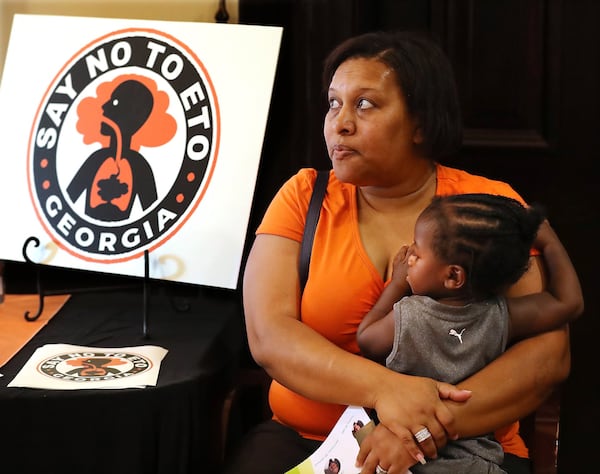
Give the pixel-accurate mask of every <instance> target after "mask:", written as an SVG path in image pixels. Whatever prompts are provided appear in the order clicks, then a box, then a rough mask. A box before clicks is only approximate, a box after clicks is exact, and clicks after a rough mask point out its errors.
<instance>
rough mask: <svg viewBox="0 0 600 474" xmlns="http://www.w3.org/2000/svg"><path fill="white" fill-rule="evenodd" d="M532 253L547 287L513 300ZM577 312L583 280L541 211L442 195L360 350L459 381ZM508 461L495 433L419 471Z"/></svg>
mask: <svg viewBox="0 0 600 474" xmlns="http://www.w3.org/2000/svg"><path fill="white" fill-rule="evenodd" d="M532 247H535V248H536V249H538V250H539V251H540V252H541V253H542V256H543V258H544V261H545V264H546V268H547V270H548V277H549V281H548V290H547V291H543V292H541V293H537V294H533V295H528V296H523V297H519V298H507V297H506V296H504V294H505V292H506V290H507V289H508V288H509V287H510V285H512V284H513V283H515V282H516V281H517V280H518V279H519V278H520V277H521V276H522V275H523V274H524V273H525V272H526V271H527V268H528V264H529V257H530V250H531V248H532ZM574 309H578V310H579V312H581V311H582V310H583V296H582V292H581V288H580V284H579V279H578V277H577V274H576V272H575V269H574V268H573V265H572V263H571V261H570V259H569V256H568V254H567V252H566V250H565V249H564V247H563V245H562V244H561V242H560V240H559V239H558V237H557V236H556V234H555V233H554V231H553V230H552V228H551V227H550V225H549V224H548V222H547V221H546V220H544V215H543V213H542V212H541V211H540V210H539V209H538V208H536V207H525V206H523V205H522V204H521V203H519V202H518V201H516V200H514V199H511V198H507V197H504V196H495V195H489V194H461V195H454V196H446V197H435V198H434V199H433V201H432V203H431V204H430V205H429V206H428V207H427V208H426V209H425V210H424V211H423V213H422V214H421V215H420V216H419V218H418V219H417V222H416V224H415V231H414V242H413V244H412V245H410V246H403V247H402V248H401V250H400V252H399V253H398V255H397V256H396V258H395V259H394V269H393V275H392V280H391V281H390V282H389V284H388V285H387V286H386V288H385V289H384V291H383V292H382V294H381V297H380V298H379V300H378V301H377V303H376V304H375V305H374V307H373V309H372V310H371V311H370V312H369V313H367V315H366V316H365V318H364V319H363V321H362V322H361V324H360V326H359V328H358V333H357V337H358V344H359V346H360V349H361V351H362V353H363V355H365V356H366V357H369V358H372V359H374V360H379V361H381V362H384V361H385V363H386V365H387V367H389V368H390V369H393V370H395V371H397V372H402V373H406V374H410V375H418V376H423V377H430V378H433V379H435V380H439V381H443V382H447V383H452V384H458V383H459V382H461V381H462V380H464V379H465V378H467V377H468V376H469V375H471V374H473V373H475V372H477V371H478V370H480V369H481V368H483V367H484V366H485V365H487V364H489V363H490V362H491V361H492V360H494V359H495V358H496V357H498V356H499V355H500V354H501V353H502V352H503V351H504V350H505V348H506V346H507V344H509V343H510V342H513V341H515V340H517V339H520V338H524V337H526V336H529V335H532V334H535V333H540V332H544V331H549V330H551V329H554V328H557V327H560V326H562V325H564V324H566V323H567V322H568V316H569V315H570V314H572V312H573V310H574ZM461 388H464V389H468V388H469V387H467V386H463V387H461ZM414 433H415V438H416V439H417V441H418V442H419V443H431V442H433V439H432V436H431V433H430V432H429V430H428V429H427V427H418V428H416V430H415V432H414ZM502 460H503V452H502V448H501V446H500V444H499V443H498V442H497V441H496V440H495V439H494V437H493V435H492V434H489V435H485V436H479V437H475V438H463V439H460V440H457V441H451V442H449V443H448V444H447V445H446V446H445V447H443V448H441V449H438V457H437V458H436V459H434V460H429V461H428V462H426V463H425V464H423V465H419V464H417V465H415V466H413V467H412V468H411V471H412V472H413V473H415V474H417V473H427V474H431V473H456V472H460V473H476V474H482V473H503V472H505V471H503V470H502V469H501V468H500V464H501V463H502ZM378 469H380V472H385V469H384V468H383V466H379V467H378Z"/></svg>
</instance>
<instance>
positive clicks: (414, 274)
mask: <svg viewBox="0 0 600 474" xmlns="http://www.w3.org/2000/svg"><path fill="white" fill-rule="evenodd" d="M436 226H437V224H436V222H435V221H434V220H432V219H428V218H419V219H418V220H417V223H416V225H415V241H414V243H413V245H412V246H411V248H410V249H409V256H408V259H407V263H408V270H407V277H406V281H408V284H409V285H410V288H411V290H412V292H413V294H415V295H426V296H431V297H432V298H435V297H438V296H442V295H443V294H445V293H446V291H445V287H444V281H445V279H446V275H447V269H448V265H446V264H445V263H444V262H442V261H441V260H440V259H439V258H438V257H437V256H436V255H435V253H434V252H433V250H432V238H433V234H434V231H435V230H436Z"/></svg>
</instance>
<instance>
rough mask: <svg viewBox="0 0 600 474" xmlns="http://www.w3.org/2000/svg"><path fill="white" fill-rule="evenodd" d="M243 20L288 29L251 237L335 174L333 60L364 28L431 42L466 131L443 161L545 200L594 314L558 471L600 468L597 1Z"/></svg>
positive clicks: (405, 6) (265, 6)
mask: <svg viewBox="0 0 600 474" xmlns="http://www.w3.org/2000/svg"><path fill="white" fill-rule="evenodd" d="M240 22H241V23H255V24H266V25H280V26H284V28H285V29H284V34H283V43H282V49H281V53H280V58H279V69H278V76H277V78H276V84H275V89H274V93H273V101H272V106H271V114H270V121H269V124H268V127H267V135H266V139H265V144H264V150H263V155H262V164H261V167H260V172H259V179H258V184H257V191H256V196H255V203H254V208H253V214H252V218H251V222H250V228H249V236H251V235H252V232H253V231H254V229H255V228H256V226H257V225H258V223H259V221H260V218H261V216H262V214H263V212H264V210H265V208H266V206H267V204H268V202H269V201H270V199H271V198H272V196H273V194H274V193H275V192H276V190H277V189H278V188H279V186H280V185H281V184H282V183H283V181H284V180H286V179H287V178H288V177H290V176H291V175H292V174H293V173H295V172H296V171H297V170H298V169H299V168H300V167H304V166H311V167H317V168H326V167H329V166H330V165H329V160H328V158H327V154H326V152H325V146H324V141H323V138H322V132H321V130H322V119H323V113H324V110H325V109H324V106H325V104H326V101H325V96H324V95H322V91H321V82H320V74H321V64H322V61H323V59H324V57H325V55H326V54H327V52H328V51H329V50H330V49H331V48H332V47H333V46H334V45H336V44H337V43H338V42H339V41H341V40H342V39H344V38H346V37H348V36H352V35H354V34H357V33H361V32H364V31H369V30H376V29H393V28H410V29H425V30H429V31H431V32H433V33H434V34H435V35H436V36H437V38H438V39H439V41H440V43H441V44H442V45H443V47H444V49H445V50H446V52H447V53H448V55H449V56H450V58H451V61H452V63H453V65H454V69H455V74H456V80H457V83H458V87H459V91H460V96H461V104H462V110H463V117H464V122H465V141H464V146H463V147H462V149H461V151H460V154H459V156H458V157H457V158H456V159H455V160H454V161H452V162H449V163H447V164H449V165H450V166H456V167H460V168H465V169H467V170H469V171H472V172H475V173H478V174H483V175H487V176H490V177H493V178H498V179H501V180H505V181H508V182H509V183H511V184H512V185H513V187H515V189H516V190H517V191H518V192H519V193H521V194H522V195H523V197H524V198H525V199H526V200H527V201H529V202H540V203H542V204H544V205H545V206H546V207H547V209H548V212H549V217H550V219H551V222H552V224H553V226H554V227H555V228H556V230H557V232H558V233H559V235H560V237H561V238H562V240H563V242H564V244H565V246H566V247H567V249H568V250H569V253H570V255H571V258H572V260H573V262H574V264H575V266H576V268H577V271H578V273H579V275H580V278H581V280H582V284H583V290H584V295H585V301H586V310H585V314H584V315H583V316H582V317H581V318H580V320H578V321H577V322H576V323H575V324H573V325H572V331H571V341H572V370H571V375H570V377H569V379H568V381H567V382H566V384H565V386H564V387H563V389H562V402H561V425H560V442H559V469H558V470H559V472H560V473H587V472H590V473H591V472H598V467H597V466H594V464H595V461H593V460H592V459H594V458H596V457H597V456H595V455H594V454H595V451H594V448H595V446H596V444H597V440H598V439H599V438H598V430H599V427H600V408H599V401H598V393H599V388H600V387H599V383H598V375H599V369H598V362H599V358H598V356H597V352H596V344H597V341H598V339H597V338H598V335H600V319H599V317H598V316H599V315H598V312H599V301H600V300H599V298H600V296H599V293H600V291H598V290H599V289H600V288H598V283H597V282H598V278H597V277H596V270H597V269H598V267H599V265H600V261H599V259H598V257H597V253H596V251H595V250H594V245H595V244H596V243H597V242H599V241H600V233H599V229H600V213H599V212H598V204H599V203H600V199H598V196H597V194H596V191H597V188H596V186H597V185H598V180H597V178H596V174H595V173H594V171H593V169H592V168H593V167H594V169H595V166H596V163H597V158H598V153H599V150H600V120H599V114H600V95H599V90H600V28H599V25H600V2H599V1H597V0H312V1H310V0H287V1H282V0H270V1H269V0H240ZM508 375H509V374H507V376H508Z"/></svg>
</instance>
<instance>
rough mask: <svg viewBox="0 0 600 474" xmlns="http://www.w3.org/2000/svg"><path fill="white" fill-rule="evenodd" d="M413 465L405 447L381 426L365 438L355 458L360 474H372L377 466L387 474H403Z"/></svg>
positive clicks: (413, 460) (411, 456)
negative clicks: (360, 468)
mask: <svg viewBox="0 0 600 474" xmlns="http://www.w3.org/2000/svg"><path fill="white" fill-rule="evenodd" d="M413 464H415V459H414V457H413V455H412V454H411V453H410V452H409V450H408V449H407V447H406V446H405V445H404V444H402V442H400V440H399V439H398V437H397V436H396V435H395V434H394V433H392V432H391V431H390V430H388V429H387V428H386V427H385V426H384V425H382V424H379V425H377V426H376V427H375V428H374V429H373V431H372V432H371V433H369V434H368V435H367V436H366V437H365V439H364V440H363V441H362V443H361V445H360V451H359V452H358V457H357V458H356V465H357V466H359V467H362V470H361V471H360V472H361V474H373V473H374V472H376V471H375V470H376V469H377V466H380V467H381V468H382V469H384V470H386V471H387V472H388V474H404V473H405V472H406V471H407V470H408V469H409V468H410V466H412V465H413Z"/></svg>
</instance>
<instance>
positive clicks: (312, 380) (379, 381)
mask: <svg viewBox="0 0 600 474" xmlns="http://www.w3.org/2000/svg"><path fill="white" fill-rule="evenodd" d="M299 251H300V244H299V243H298V242H296V241H294V240H292V239H287V238H284V237H280V236H275V235H268V234H260V235H258V236H257V237H256V240H255V242H254V245H253V247H252V250H251V252H250V255H249V257H248V261H247V264H246V268H245V273H244V283H243V294H244V310H245V315H246V326H247V333H248V342H249V345H250V350H251V352H252V355H253V357H254V358H255V360H256V362H257V363H258V364H259V365H261V366H262V367H264V369H265V370H266V371H267V372H268V373H269V375H271V376H272V377H273V378H274V379H276V380H277V381H278V382H279V383H281V384H282V385H284V386H286V387H287V388H289V389H291V390H293V391H295V392H297V393H299V394H301V395H303V396H305V397H308V398H311V399H314V400H318V401H324V402H329V403H338V404H343V405H356V406H363V407H368V408H375V409H376V410H377V413H378V416H379V418H380V420H381V422H382V423H385V424H386V426H388V427H389V428H390V429H391V430H392V431H393V432H394V433H395V434H396V435H397V436H398V437H399V438H400V439H401V440H402V442H403V443H405V444H406V445H407V446H409V445H410V448H409V450H410V452H411V454H412V455H413V457H414V458H415V459H418V454H419V453H420V450H419V448H418V447H417V446H416V444H415V443H414V440H413V437H412V436H413V433H416V432H417V431H419V430H420V429H421V428H422V427H423V426H427V427H428V428H429V430H430V431H431V432H432V434H433V436H434V438H435V439H436V440H437V441H438V443H441V444H442V445H443V444H445V441H446V432H447V433H448V435H449V436H453V435H455V434H456V433H455V430H454V428H453V419H452V417H451V416H450V410H449V409H448V408H447V407H446V406H445V404H444V403H443V402H441V401H440V399H439V395H438V394H439V390H441V385H440V384H439V383H437V382H435V381H433V380H431V379H426V378H422V377H411V376H406V375H402V374H398V373H395V372H393V371H391V370H389V369H386V368H385V367H383V366H381V365H379V364H377V363H375V362H373V361H370V360H368V359H365V358H363V357H360V356H358V355H355V354H352V353H350V352H347V351H345V350H343V349H341V348H339V347H337V346H336V345H335V344H333V343H331V342H330V341H329V340H327V339H326V338H325V337H323V336H321V335H320V334H318V333H317V332H316V331H314V330H313V329H312V328H310V327H309V326H307V325H305V324H303V323H302V322H301V321H300V317H299V311H300V309H299V306H300V304H299V301H300V291H299V281H298V280H299V278H298V255H299ZM323 317H327V315H323ZM421 447H422V449H423V450H424V451H425V452H426V454H427V455H432V454H433V453H434V452H435V447H434V446H421Z"/></svg>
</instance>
